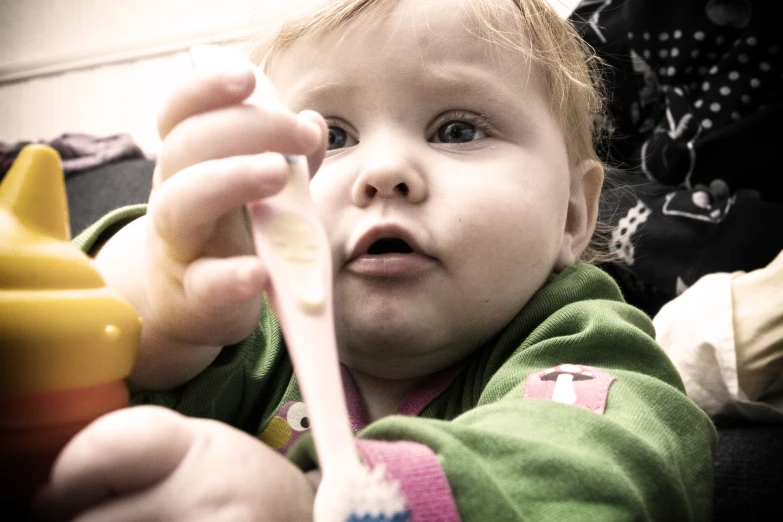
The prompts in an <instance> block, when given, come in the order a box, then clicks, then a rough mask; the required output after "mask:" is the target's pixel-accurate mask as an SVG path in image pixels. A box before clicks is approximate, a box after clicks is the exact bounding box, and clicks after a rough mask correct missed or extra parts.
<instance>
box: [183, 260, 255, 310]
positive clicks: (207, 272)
mask: <svg viewBox="0 0 783 522" xmlns="http://www.w3.org/2000/svg"><path fill="white" fill-rule="evenodd" d="M266 285H267V273H266V270H265V269H264V266H263V263H262V262H261V259H260V258H259V257H257V256H239V257H229V258H209V257H204V258H200V259H197V260H196V261H194V262H193V263H191V264H190V265H189V266H188V268H187V270H186V272H185V276H184V281H183V286H184V291H185V295H186V296H187V298H188V299H191V298H193V299H195V300H196V301H199V302H204V303H209V306H210V307H213V308H216V309H220V308H227V307H232V309H233V308H234V307H235V305H237V304H239V303H243V302H245V301H248V300H249V299H255V298H257V297H258V296H259V295H260V294H261V292H263V291H264V290H265V289H266ZM256 311H257V310H256V309H249V312H251V313H253V314H255V313H256ZM236 319H237V320H241V318H236ZM255 319H256V318H255V317H253V318H252V320H255Z"/></svg>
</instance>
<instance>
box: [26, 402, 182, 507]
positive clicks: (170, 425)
mask: <svg viewBox="0 0 783 522" xmlns="http://www.w3.org/2000/svg"><path fill="white" fill-rule="evenodd" d="M184 421H185V419H184V417H181V416H180V415H178V414H175V413H173V412H171V411H169V410H164V409H163V408H157V407H139V408H130V409H125V410H120V411H117V412H114V413H111V414H109V415H106V416H104V417H102V418H100V419H98V420H97V421H95V422H94V423H93V424H91V425H90V426H88V427H87V428H85V429H84V430H83V431H82V432H81V433H79V434H78V435H77V436H76V437H74V439H73V440H72V441H71V442H70V443H69V444H68V445H67V446H66V447H65V449H63V451H62V453H61V454H60V456H59V457H58V459H57V462H55V465H54V468H53V470H52V475H51V478H50V482H49V484H48V485H47V486H46V487H45V488H44V489H43V490H41V491H40V493H39V494H38V497H37V502H36V507H37V512H38V514H39V516H41V517H42V518H43V519H47V520H70V519H71V518H72V517H73V516H74V515H76V514H77V513H80V512H82V511H84V510H86V509H89V508H91V507H93V506H96V505H98V504H100V503H102V502H104V501H105V500H107V499H109V498H111V497H114V496H117V495H124V494H128V493H132V492H136V491H140V490H143V489H146V488H149V487H151V486H152V485H153V484H155V483H157V482H159V481H161V480H163V479H164V478H165V477H167V476H168V475H169V474H171V473H172V472H173V471H174V469H176V468H177V466H179V464H180V462H181V461H182V459H183V458H184V457H185V455H186V454H187V452H188V450H189V448H190V445H191V442H192V436H191V433H190V432H188V431H187V430H186V429H184V426H183V424H184Z"/></svg>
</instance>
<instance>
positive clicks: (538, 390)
mask: <svg viewBox="0 0 783 522" xmlns="http://www.w3.org/2000/svg"><path fill="white" fill-rule="evenodd" d="M614 379H615V376H614V375H612V374H610V373H606V372H605V371H603V370H600V369H598V368H593V367H592V366H581V365H578V364H561V365H559V366H555V367H554V368H549V369H548V370H544V371H543V372H537V373H533V374H530V375H529V376H528V377H527V379H526V380H525V392H524V395H523V397H525V398H526V399H549V400H552V401H555V402H560V403H562V404H574V405H576V406H581V407H583V408H587V409H588V410H591V411H594V412H595V413H597V414H598V415H603V414H604V411H606V397H607V396H608V395H609V386H610V385H611V384H612V382H613V381H614Z"/></svg>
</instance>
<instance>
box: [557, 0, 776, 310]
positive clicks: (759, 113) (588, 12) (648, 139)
mask: <svg viewBox="0 0 783 522" xmlns="http://www.w3.org/2000/svg"><path fill="white" fill-rule="evenodd" d="M776 4H777V2H772V1H766V0H758V1H752V0H693V1H688V0H583V1H582V3H581V4H580V5H579V6H578V7H577V9H576V11H575V12H574V14H573V16H572V21H573V22H574V24H575V25H576V27H577V28H578V30H579V32H580V33H581V34H582V35H583V36H584V38H585V39H586V40H587V41H588V43H590V44H591V45H592V46H593V47H594V48H595V49H596V51H597V53H598V55H599V56H601V58H602V59H603V60H604V61H605V62H606V64H607V66H608V67H607V68H606V71H605V78H606V81H607V83H608V88H609V97H610V105H609V114H608V117H607V121H606V124H607V127H608V128H609V130H610V131H611V132H610V136H611V137H610V139H609V140H608V144H607V148H606V158H605V159H606V160H607V163H608V164H609V165H612V166H614V167H616V168H615V169H612V170H611V171H610V172H609V173H608V174H609V176H608V177H609V179H610V183H609V187H608V190H606V192H605V197H604V201H603V208H602V210H603V217H604V218H605V219H606V220H608V221H610V222H611V223H612V224H615V225H617V229H616V231H615V232H614V234H613V235H612V243H611V244H612V246H611V248H612V250H613V251H614V252H615V253H616V254H617V255H618V257H619V258H620V261H619V262H618V263H615V264H613V265H611V266H609V267H607V268H608V269H609V271H610V272H612V273H613V274H614V275H615V276H616V277H617V279H618V280H619V281H620V282H621V285H622V286H623V289H624V291H625V293H626V296H627V297H628V299H629V301H631V302H632V303H634V304H636V305H637V306H640V307H641V308H643V309H645V310H646V311H647V312H648V313H650V314H651V315H652V314H654V313H656V312H657V310H658V309H659V308H660V306H662V304H664V303H665V302H666V301H668V300H670V299H672V298H674V297H676V296H677V295H678V294H679V293H681V292H682V291H684V290H685V289H687V288H688V287H689V286H690V285H692V284H693V283H694V282H695V281H696V280H698V279H699V278H700V277H701V276H703V275H705V274H708V273H712V272H726V271H728V272H731V271H735V270H753V269H754V268H759V267H761V266H765V265H766V264H767V263H768V262H769V261H771V260H772V259H773V258H774V257H775V255H776V254H777V253H778V252H779V251H780V250H781V249H783V183H781V180H780V179H779V178H780V177H781V167H780V165H781V161H780V160H779V159H778V153H779V150H781V149H783V132H781V118H783V103H781V91H783V60H782V59H781V52H783V38H782V35H783V31H781V30H780V28H778V27H776V26H777V25H779V23H776V22H775V20H776V18H775V16H774V14H775V11H776V9H775V7H776Z"/></svg>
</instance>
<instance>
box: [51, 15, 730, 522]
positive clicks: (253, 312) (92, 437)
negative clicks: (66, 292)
mask: <svg viewBox="0 0 783 522" xmlns="http://www.w3.org/2000/svg"><path fill="white" fill-rule="evenodd" d="M255 56H256V57H257V58H258V59H259V61H261V60H263V64H264V68H265V72H266V73H267V74H268V78H269V79H270V80H271V82H272V84H274V87H275V90H276V97H277V98H278V99H279V101H280V102H281V103H278V102H277V101H275V99H274V95H273V94H271V93H268V94H267V97H266V98H262V99H261V101H260V102H256V103H254V104H247V103H243V101H244V100H245V99H246V98H247V97H248V96H249V95H250V94H251V92H252V91H253V90H254V88H255V87H256V86H255V83H256V82H255V77H254V75H253V73H252V71H251V70H249V68H248V69H247V70H246V69H244V68H239V67H238V68H235V70H225V71H219V72H215V73H212V74H203V75H200V76H198V77H197V78H195V79H194V80H192V81H191V82H189V83H188V84H187V85H185V86H183V87H182V88H180V89H179V90H178V91H176V92H175V93H173V95H172V97H171V99H170V101H169V102H168V103H167V105H166V106H165V107H164V109H163V111H162V114H161V116H160V119H159V130H160V134H161V137H162V138H163V148H162V152H161V154H160V158H159V161H158V165H157V170H156V173H155V179H154V187H153V192H152V195H151V197H150V201H149V205H148V207H147V209H146V215H145V216H143V217H139V218H138V219H135V220H133V221H131V222H130V223H128V224H127V225H126V226H124V228H122V229H121V230H120V231H119V232H117V233H116V234H114V235H113V236H112V237H111V238H110V239H109V240H108V241H107V242H106V243H105V244H104V246H103V247H102V249H101V250H100V253H99V255H98V256H97V258H96V264H97V266H98V268H99V269H100V270H101V272H102V274H103V275H104V277H105V279H106V280H107V282H108V284H109V285H111V286H113V287H114V288H116V289H118V290H119V291H120V292H122V293H123V294H124V295H125V296H126V297H127V298H128V300H130V301H131V303H132V304H133V305H134V306H135V307H136V309H137V310H138V312H139V314H140V315H141V316H142V317H143V321H144V323H143V330H142V346H141V351H140V358H139V362H138V365H137V368H136V370H135V373H134V374H133V375H132V377H131V379H130V384H131V386H132V387H133V389H134V390H136V394H135V398H134V401H135V402H136V403H137V404H149V405H153V406H140V407H134V408H130V409H128V410H125V411H121V412H118V413H115V414H112V415H109V416H106V417H104V418H102V419H100V420H99V421H97V422H96V423H94V424H93V425H91V426H89V427H88V428H87V429H86V430H84V431H83V432H82V433H81V434H80V435H79V436H77V437H76V438H75V439H74V440H73V441H72V443H71V444H70V445H69V446H67V447H66V449H65V450H64V451H63V453H62V454H61V455H60V458H59V460H58V462H57V463H56V465H55V468H54V470H53V473H52V477H51V481H50V484H49V485H48V486H47V487H46V488H45V489H44V490H43V491H42V492H41V494H40V495H39V499H38V500H39V504H38V505H39V508H40V510H41V512H42V513H44V514H46V515H48V516H50V517H52V518H54V519H68V518H69V517H73V516H75V515H77V514H81V515H83V516H84V517H85V518H84V519H85V520H106V521H109V520H111V521H122V520H136V519H143V520H146V519H150V520H153V519H154V520H185V519H188V518H194V517H200V518H202V519H204V520H273V521H281V520H311V519H312V506H313V498H314V493H315V490H316V488H317V485H318V481H319V474H318V467H317V459H316V458H315V452H314V448H313V445H312V440H311V438H310V437H309V436H304V437H302V435H303V434H306V432H307V427H308V423H307V419H306V410H305V407H304V405H303V404H302V403H301V396H300V394H299V390H298V386H297V383H296V379H295V377H294V375H293V370H292V366H291V362H290V359H289V358H288V355H287V353H286V349H285V343H284V340H283V339H282V338H281V334H280V330H279V327H278V325H277V322H276V320H275V318H274V316H273V314H272V312H271V311H270V310H269V308H268V307H267V306H266V304H265V302H264V300H263V297H262V296H263V293H264V291H265V290H266V289H267V284H268V277H267V273H266V272H265V269H264V262H263V259H260V258H259V257H258V256H256V255H255V251H254V247H253V244H252V241H251V238H250V235H249V233H248V230H247V227H246V225H245V221H244V215H243V211H242V209H243V206H244V205H245V204H247V203H249V202H251V201H254V200H257V199H259V198H264V197H269V196H271V195H273V194H275V193H276V192H278V191H279V190H280V189H281V188H282V187H283V185H284V183H285V180H286V176H287V175H288V171H289V166H288V164H287V162H286V160H285V156H284V155H287V154H301V155H305V156H306V157H307V158H308V161H309V165H310V169H311V175H312V181H311V185H310V190H311V193H312V197H313V200H314V202H315V204H316V206H317V208H318V211H319V214H320V218H321V220H322V222H323V224H324V226H325V227H326V230H327V232H328V234H329V239H330V242H331V246H332V256H333V265H334V301H335V302H334V306H335V326H336V332H337V341H338V346H339V354H340V360H341V362H342V364H343V369H344V385H345V388H346V393H347V395H348V402H349V404H348V407H349V412H350V415H351V420H352V423H353V428H354V430H355V431H356V432H357V445H358V448H359V451H360V454H361V455H362V458H363V459H364V460H365V462H366V463H367V464H368V465H370V466H373V467H374V466H378V465H384V466H385V470H386V475H387V477H388V478H390V479H393V480H396V481H399V485H400V488H401V490H402V492H403V493H404V495H405V497H406V501H407V509H408V511H409V514H410V516H411V520H414V521H431V520H441V521H457V520H463V521H486V520H493V521H518V520H588V519H591V520H640V519H647V520H709V519H710V511H711V505H712V498H711V494H712V451H713V448H714V443H715V434H714V430H713V427H712V425H711V423H710V421H709V419H708V418H707V417H706V415H705V414H704V413H703V412H701V411H700V410H699V409H698V408H697V407H696V406H695V405H694V404H693V403H692V402H691V401H690V400H689V399H688V398H687V397H686V396H685V395H684V393H683V391H682V382H681V381H680V378H679V376H678V374H677V372H676V371H675V369H674V368H673V366H672V365H671V363H670V362H669V360H668V359H667V357H666V355H665V354H664V353H663V351H662V350H661V349H660V348H659V347H658V346H657V345H656V344H655V341H654V340H653V329H652V326H651V323H650V321H649V319H648V318H647V317H646V316H645V315H644V314H643V313H642V312H640V311H638V310H636V309H635V308H633V307H631V306H629V305H627V304H625V303H624V302H623V300H622V297H621V295H620V292H619V290H618V289H617V287H616V285H615V284H614V283H613V282H612V280H611V279H610V278H609V277H608V276H607V275H606V274H604V273H603V272H601V271H600V270H599V269H597V268H595V267H594V266H592V265H590V264H588V262H589V261H590V260H591V259H594V258H595V257H596V255H599V254H598V252H599V250H598V249H597V248H596V246H595V245H591V238H592V237H593V232H594V230H595V227H596V215H597V206H598V198H599V194H600V190H601V185H602V181H603V167H602V164H601V163H600V161H599V160H598V159H597V156H596V154H595V152H594V145H593V136H594V131H595V128H594V122H595V121H596V119H597V117H598V116H599V111H600V108H601V103H600V96H599V92H598V90H597V88H596V87H597V85H598V83H597V81H596V79H595V77H594V75H593V74H592V67H591V63H592V58H591V55H590V53H589V52H588V49H587V47H586V46H585V45H584V44H583V43H582V42H581V40H579V38H578V37H577V36H576V35H575V33H574V31H573V30H572V28H571V27H570V25H569V24H568V23H567V22H565V21H563V20H561V19H560V18H559V17H558V15H557V14H556V13H555V11H554V10H553V9H552V8H551V7H550V6H549V4H548V3H547V2H546V0H387V1H381V0H376V1H373V0H337V1H331V2H328V3H326V4H324V5H323V6H322V7H318V8H314V10H313V11H312V12H308V13H307V14H306V15H304V16H303V17H302V18H297V19H294V20H290V21H288V22H287V23H286V24H285V25H284V26H282V28H281V29H280V30H279V32H277V33H275V34H274V35H273V37H272V38H270V39H267V40H264V41H262V42H260V43H259V46H258V49H257V51H256V53H255ZM259 81H263V78H262V79H260V80H259ZM263 87H264V86H263V85H261V86H259V90H262V88H263ZM264 100H266V101H264ZM138 214H139V213H138V212H137V213H133V212H132V211H128V210H122V211H120V212H119V213H113V214H111V215H109V216H107V218H105V219H104V220H103V221H102V222H101V223H100V224H98V225H96V226H95V227H93V228H92V229H90V230H89V231H88V232H89V233H88V236H87V237H84V238H81V239H82V241H83V243H84V244H85V248H91V247H92V245H93V244H94V242H95V241H98V240H99V239H103V238H102V236H103V235H105V234H102V232H103V231H105V230H107V229H109V228H112V229H116V226H117V225H118V224H123V223H125V222H127V221H128V220H129V219H131V218H136V217H138ZM160 406H165V407H166V408H161V407H160ZM171 409H174V410H176V411H178V412H179V413H181V414H184V415H180V414H178V413H175V412H172V411H171ZM216 421H218V422H216ZM258 439H261V441H263V442H264V443H265V444H264V443H262V442H261V441H259V440H258ZM297 439H298V440H297ZM282 454H285V455H286V457H287V458H286V457H284V456H283V455H282Z"/></svg>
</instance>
